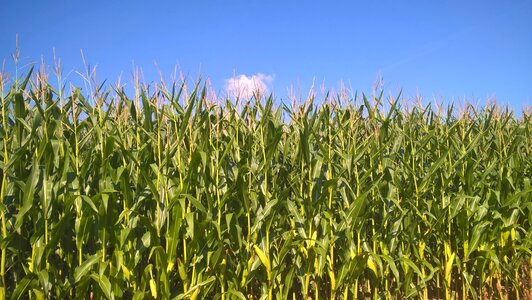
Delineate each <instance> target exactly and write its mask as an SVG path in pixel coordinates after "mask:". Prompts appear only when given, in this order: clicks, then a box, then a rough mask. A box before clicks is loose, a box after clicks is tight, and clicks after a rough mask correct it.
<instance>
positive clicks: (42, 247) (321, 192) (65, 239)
mask: <svg viewBox="0 0 532 300" xmlns="http://www.w3.org/2000/svg"><path fill="white" fill-rule="evenodd" d="M85 79H86V85H85V87H83V88H80V87H76V86H74V85H72V84H69V85H67V84H68V83H65V82H64V81H63V80H62V79H61V77H58V82H59V84H58V85H57V84H53V83H52V82H51V81H49V80H48V78H47V77H46V74H45V72H43V70H41V71H35V72H34V71H33V69H31V70H30V71H28V72H27V74H25V75H24V76H22V77H19V75H18V74H16V75H15V76H14V78H9V77H8V76H7V74H2V78H1V80H0V83H1V86H0V95H1V114H2V123H1V130H0V135H1V136H0V138H1V140H2V151H1V154H0V166H1V168H0V171H1V174H0V177H1V190H0V192H1V194H0V201H1V202H0V212H1V223H2V224H1V243H0V249H1V268H0V277H1V282H0V295H1V298H2V299H3V298H7V297H9V298H11V299H20V298H25V299H54V298H87V297H88V298H90V299H93V298H107V299H114V298H126V299H131V298H133V299H144V298H154V299H159V298H160V299H168V298H172V299H200V298H213V299H289V298H292V299H309V298H311V299H320V298H322V299H354V298H357V299H358V298H374V299H380V298H423V299H429V298H439V299H453V298H454V299H458V298H459V299H466V298H468V299H484V298H499V297H505V296H509V297H512V298H527V297H530V295H531V287H532V276H531V274H530V268H531V264H532V255H531V254H532V251H531V246H532V244H531V242H532V235H531V234H532V231H531V230H532V229H531V228H532V227H531V223H532V204H531V203H532V201H531V200H532V184H531V178H532V130H531V127H532V116H531V115H530V113H527V112H526V111H525V112H524V113H523V115H522V116H521V117H517V116H516V115H515V114H514V113H513V112H512V111H510V110H508V109H502V108H501V107H498V106H496V105H486V106H484V107H481V108H477V107H474V106H472V105H466V106H465V108H463V109H461V110H459V109H457V108H455V107H454V106H453V105H452V104H451V105H449V106H448V107H447V108H446V109H445V108H441V109H437V108H434V107H433V106H432V105H427V106H421V105H417V106H412V107H410V108H408V105H406V104H408V99H407V100H405V99H403V98H402V96H401V95H397V96H390V97H389V98H387V97H385V96H384V92H382V91H380V92H377V91H375V92H374V93H372V95H365V94H361V95H355V96H354V97H353V98H350V99H344V98H345V95H342V94H341V93H339V94H334V93H328V94H325V95H324V97H323V98H321V99H317V98H315V97H314V96H309V98H308V99H306V101H304V102H302V103H300V104H294V105H292V106H289V105H286V104H283V101H282V99H277V98H274V97H273V96H272V95H269V96H268V95H262V94H260V93H256V94H255V95H254V96H253V97H252V98H251V99H240V98H238V99H231V98H218V97H215V96H213V94H212V93H211V92H210V91H209V87H208V86H207V85H206V84H205V83H202V81H198V82H195V83H192V84H191V83H190V82H187V81H186V80H183V81H176V82H172V83H170V84H168V83H165V82H159V83H155V84H152V85H146V84H143V83H142V82H140V80H138V79H136V80H135V82H134V83H135V84H134V88H133V91H131V92H130V93H129V92H128V91H126V90H125V89H124V88H123V86H121V85H108V84H99V83H97V82H96V81H95V80H94V78H92V77H91V76H90V72H89V74H88V76H87V77H86V78H85Z"/></svg>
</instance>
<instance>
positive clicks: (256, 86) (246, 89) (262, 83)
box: [225, 73, 273, 99]
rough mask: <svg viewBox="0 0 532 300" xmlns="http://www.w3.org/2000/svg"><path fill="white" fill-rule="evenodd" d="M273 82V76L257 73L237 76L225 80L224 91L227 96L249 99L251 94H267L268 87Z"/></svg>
mask: <svg viewBox="0 0 532 300" xmlns="http://www.w3.org/2000/svg"><path fill="white" fill-rule="evenodd" d="M272 81H273V76H271V75H265V74H262V73H257V74H255V75H251V76H249V77H248V76H247V75H243V74H241V75H237V76H234V77H231V78H229V79H226V80H225V90H226V91H227V94H228V95H229V96H234V97H240V98H245V99H249V98H251V97H252V96H253V93H255V92H259V94H264V93H267V92H268V85H269V84H270V83H271V82H272Z"/></svg>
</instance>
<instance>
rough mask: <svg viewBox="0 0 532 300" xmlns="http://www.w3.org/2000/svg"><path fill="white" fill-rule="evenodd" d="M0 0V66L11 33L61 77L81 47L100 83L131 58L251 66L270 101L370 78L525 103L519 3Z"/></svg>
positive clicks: (210, 69)
mask: <svg viewBox="0 0 532 300" xmlns="http://www.w3.org/2000/svg"><path fill="white" fill-rule="evenodd" d="M0 2H2V3H1V4H2V12H3V13H2V18H0V28H2V29H1V30H0V45H1V46H0V59H3V60H5V68H6V69H7V70H8V71H12V70H13V62H12V60H11V54H12V53H13V51H14V49H15V36H16V34H18V38H19V46H20V54H21V62H22V63H21V64H22V65H27V64H29V63H31V62H38V61H39V60H40V59H41V57H44V59H45V61H46V62H47V63H48V64H50V65H51V64H53V55H52V53H53V52H52V50H53V49H54V48H55V51H56V53H57V55H58V56H59V57H60V58H61V61H62V64H63V69H64V70H65V71H64V73H65V75H66V74H68V73H69V71H72V70H81V69H82V66H83V62H82V59H81V55H80V49H82V50H83V52H84V55H85V59H86V61H87V62H88V63H89V64H91V65H97V66H98V67H97V70H98V78H99V79H104V78H106V79H108V80H109V81H110V82H115V81H116V79H117V78H118V76H119V75H120V74H122V81H123V82H129V81H130V80H131V74H132V70H133V67H132V66H133V65H136V66H138V67H141V68H142V69H143V72H144V75H145V78H146V79H147V80H148V81H154V80H157V79H158V77H159V76H158V71H157V68H156V67H155V66H154V61H156V62H157V65H158V66H159V68H160V69H161V71H162V73H163V75H165V76H168V77H169V76H170V75H171V73H172V72H173V70H174V66H175V65H176V64H179V66H180V68H181V70H182V71H183V72H184V73H185V74H188V75H189V76H191V77H196V76H197V75H198V74H199V73H200V72H201V75H202V77H204V78H205V77H209V78H210V80H211V82H212V84H213V86H214V88H215V89H216V90H217V91H219V92H224V91H225V89H226V87H225V86H226V83H227V80H228V79H229V78H231V77H232V76H234V75H245V76H247V77H245V78H250V77H251V76H253V75H256V74H259V73H260V74H262V75H259V77H260V76H262V77H260V78H262V79H264V78H266V79H267V80H266V81H267V82H265V84H266V85H267V86H268V89H269V90H270V91H274V92H275V93H276V95H278V96H279V97H281V98H286V96H287V88H288V87H289V86H294V87H296V88H297V87H298V86H300V89H301V90H302V93H303V92H305V93H306V90H307V89H308V87H309V86H310V85H311V83H312V81H313V79H315V81H316V85H321V84H324V85H325V87H326V88H337V87H338V83H339V82H340V81H343V82H344V83H345V84H346V85H350V86H351V88H352V89H353V90H356V91H359V92H366V93H371V90H372V87H373V85H374V83H375V80H376V78H377V76H381V77H382V79H383V82H384V85H385V88H386V90H387V91H389V92H391V93H394V94H395V93H397V91H398V90H399V89H401V88H402V89H403V91H404V95H406V96H407V97H413V96H415V95H416V94H418V93H419V94H420V95H422V96H423V98H424V99H425V101H430V100H432V99H442V98H444V99H446V101H451V100H453V99H454V100H459V101H462V100H463V99H464V98H465V99H467V100H468V101H470V102H478V103H483V102H484V101H485V100H486V99H488V98H490V97H493V96H495V97H496V98H497V101H498V102H499V103H504V104H506V103H507V104H510V105H511V106H512V107H514V108H515V109H516V110H517V111H520V108H521V107H522V106H523V105H531V104H532V1H530V0H528V1H526V0H511V1H378V2H377V1H372V2H370V1H365V2H364V3H356V2H355V1H319V2H318V1H182V3H179V2H178V1H78V0H74V1H6V0H0ZM444 2H445V3H444ZM76 76H78V75H76V74H75V73H73V72H72V73H70V77H69V78H71V79H74V78H75V77H76ZM78 77H79V76H78ZM259 77H255V78H259ZM239 78H244V77H239Z"/></svg>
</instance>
